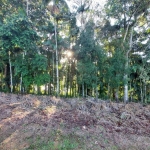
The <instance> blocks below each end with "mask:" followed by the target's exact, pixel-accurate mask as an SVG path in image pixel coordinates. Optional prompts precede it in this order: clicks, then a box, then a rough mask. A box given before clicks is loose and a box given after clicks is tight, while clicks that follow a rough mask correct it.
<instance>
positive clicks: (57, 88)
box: [55, 20, 59, 96]
mask: <svg viewBox="0 0 150 150" xmlns="http://www.w3.org/2000/svg"><path fill="white" fill-rule="evenodd" d="M55 21H56V20H55ZM56 25H57V22H55V43H56V78H57V85H56V96H59V70H58V47H57V27H56Z"/></svg>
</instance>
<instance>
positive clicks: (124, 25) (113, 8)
mask: <svg viewBox="0 0 150 150" xmlns="http://www.w3.org/2000/svg"><path fill="white" fill-rule="evenodd" d="M149 5H150V2H149V1H148V0H144V1H142V2H141V1H139V0H132V1H124V0H117V1H116V0H110V1H108V2H107V4H106V5H105V10H106V14H107V21H106V24H105V29H106V30H105V34H108V33H112V35H111V38H115V37H116V36H114V35H113V34H114V31H115V32H117V35H118V37H117V38H121V39H122V42H121V43H122V44H121V45H120V48H121V49H123V51H124V52H125V58H126V65H125V69H126V70H127V69H128V67H129V66H128V61H129V53H131V50H132V47H133V36H134V35H133V34H134V28H135V26H136V25H137V24H136V23H137V20H138V18H139V17H140V16H145V15H146V14H147V9H148V8H149ZM111 20H113V21H114V23H115V24H114V25H111ZM106 31H107V32H106ZM124 102H128V73H127V72H126V73H125V75H124Z"/></svg>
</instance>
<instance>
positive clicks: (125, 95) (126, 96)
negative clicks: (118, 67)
mask: <svg viewBox="0 0 150 150" xmlns="http://www.w3.org/2000/svg"><path fill="white" fill-rule="evenodd" d="M127 31H128V28H127ZM132 37H133V27H132V29H131V35H130V45H129V50H128V51H127V52H126V64H125V71H126V73H125V75H124V80H125V83H124V103H127V102H128V101H129V98H128V73H127V69H128V67H129V64H128V61H129V52H130V51H131V50H132ZM125 38H126V35H125ZM125 38H124V41H125Z"/></svg>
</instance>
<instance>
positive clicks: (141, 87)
mask: <svg viewBox="0 0 150 150" xmlns="http://www.w3.org/2000/svg"><path fill="white" fill-rule="evenodd" d="M140 90H141V102H142V104H143V84H142V81H141V80H140Z"/></svg>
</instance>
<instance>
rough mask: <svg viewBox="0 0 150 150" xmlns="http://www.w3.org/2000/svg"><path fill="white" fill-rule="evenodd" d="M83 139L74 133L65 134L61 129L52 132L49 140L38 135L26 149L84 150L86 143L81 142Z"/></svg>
mask: <svg viewBox="0 0 150 150" xmlns="http://www.w3.org/2000/svg"><path fill="white" fill-rule="evenodd" d="M81 141H82V140H81V138H78V137H76V136H75V135H73V134H70V135H67V136H66V135H65V136H64V135H62V134H61V132H60V131H55V132H53V133H51V136H50V137H49V140H48V141H43V140H41V138H39V137H38V138H37V139H36V141H35V142H34V141H32V142H31V144H30V146H29V147H28V148H27V149H25V150H83V146H84V143H82V144H81Z"/></svg>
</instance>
